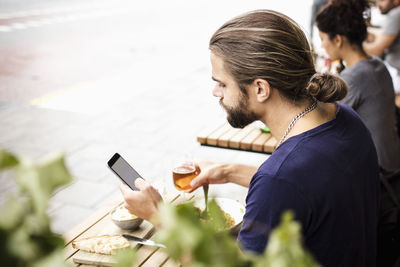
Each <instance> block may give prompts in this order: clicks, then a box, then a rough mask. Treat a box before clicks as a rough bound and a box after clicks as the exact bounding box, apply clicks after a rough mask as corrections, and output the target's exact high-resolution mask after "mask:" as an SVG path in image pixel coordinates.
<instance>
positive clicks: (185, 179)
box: [172, 159, 200, 192]
mask: <svg viewBox="0 0 400 267" xmlns="http://www.w3.org/2000/svg"><path fill="white" fill-rule="evenodd" d="M199 173H200V169H199V168H196V164H195V163H194V161H193V160H191V159H183V160H181V161H178V162H177V163H176V164H175V165H174V167H173V169H172V178H173V179H174V185H175V187H176V189H178V190H180V191H184V192H190V191H191V190H192V189H193V188H192V187H191V186H190V182H191V181H192V180H193V179H194V178H195V177H196V176H197V175H199Z"/></svg>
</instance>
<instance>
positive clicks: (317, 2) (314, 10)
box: [310, 0, 328, 40]
mask: <svg viewBox="0 0 400 267" xmlns="http://www.w3.org/2000/svg"><path fill="white" fill-rule="evenodd" d="M327 3H328V0H313V3H312V6H311V19H310V36H311V40H312V38H313V36H314V25H315V17H316V16H317V14H318V12H319V11H320V10H321V8H322V7H323V6H324V5H326V4H327Z"/></svg>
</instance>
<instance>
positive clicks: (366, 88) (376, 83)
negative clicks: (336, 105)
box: [341, 57, 400, 170]
mask: <svg viewBox="0 0 400 267" xmlns="http://www.w3.org/2000/svg"><path fill="white" fill-rule="evenodd" d="M341 76H342V78H343V80H345V81H346V83H347V84H348V86H349V92H348V94H347V96H346V97H345V98H344V99H343V100H342V101H341V102H342V103H344V104H347V105H349V106H351V107H352V108H353V109H354V110H355V111H356V112H357V113H358V115H360V117H361V119H362V120H363V122H364V123H365V125H366V126H367V128H368V130H369V131H370V133H371V136H372V139H373V141H374V143H375V146H376V150H377V153H378V160H379V164H380V165H381V166H382V167H383V168H385V169H386V170H394V169H399V168H400V138H399V136H398V135H397V132H396V119H395V104H394V91H393V84H392V80H391V77H390V74H389V72H388V70H387V69H386V67H385V65H384V64H383V62H382V61H381V60H380V59H378V58H375V57H374V58H370V59H368V60H362V61H360V62H358V63H357V64H356V65H354V66H351V67H349V68H346V69H344V70H343V71H342V73H341Z"/></svg>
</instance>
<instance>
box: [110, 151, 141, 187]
mask: <svg viewBox="0 0 400 267" xmlns="http://www.w3.org/2000/svg"><path fill="white" fill-rule="evenodd" d="M108 166H109V167H110V168H111V170H112V171H113V172H114V173H115V174H116V175H117V176H118V177H119V178H121V180H122V181H123V182H124V183H125V184H127V185H128V186H129V187H130V188H131V189H132V190H138V189H137V188H136V186H135V180H136V179H137V178H141V176H140V174H139V173H137V171H135V169H133V168H132V166H131V165H129V163H128V162H127V161H126V160H125V159H124V158H123V157H121V156H120V155H119V154H118V153H115V154H114V156H113V157H112V158H111V159H110V160H109V161H108Z"/></svg>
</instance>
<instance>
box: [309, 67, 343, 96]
mask: <svg viewBox="0 0 400 267" xmlns="http://www.w3.org/2000/svg"><path fill="white" fill-rule="evenodd" d="M347 90H348V88H347V84H346V82H345V81H343V80H342V79H341V78H340V77H339V76H336V75H331V74H327V73H323V74H320V73H316V74H314V75H313V76H312V77H311V78H310V81H309V82H308V85H307V87H306V91H307V93H308V95H310V96H312V97H314V98H316V99H317V100H318V101H321V102H325V103H332V102H335V101H339V100H342V99H343V98H344V97H345V96H346V94H347Z"/></svg>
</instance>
